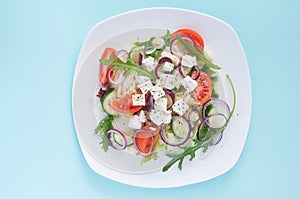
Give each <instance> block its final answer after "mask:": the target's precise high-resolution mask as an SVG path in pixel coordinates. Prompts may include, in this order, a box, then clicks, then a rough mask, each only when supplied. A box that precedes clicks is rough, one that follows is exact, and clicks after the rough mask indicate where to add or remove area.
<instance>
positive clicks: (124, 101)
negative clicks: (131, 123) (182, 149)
mask: <svg viewBox="0 0 300 199" xmlns="http://www.w3.org/2000/svg"><path fill="white" fill-rule="evenodd" d="M136 93H137V94H141V93H142V91H140V90H137V91H136ZM133 94H134V93H133V92H132V93H129V94H127V95H125V96H123V97H121V98H120V99H117V100H115V101H113V102H111V103H109V104H108V105H109V106H110V107H111V108H112V109H113V110H114V111H116V112H118V113H122V114H133V113H136V112H138V111H140V110H141V109H142V108H143V106H133V103H132V95H133Z"/></svg>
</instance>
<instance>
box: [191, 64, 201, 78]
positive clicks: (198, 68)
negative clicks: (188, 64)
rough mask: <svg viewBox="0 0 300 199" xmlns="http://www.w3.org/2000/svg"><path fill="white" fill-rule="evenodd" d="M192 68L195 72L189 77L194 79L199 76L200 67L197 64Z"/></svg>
mask: <svg viewBox="0 0 300 199" xmlns="http://www.w3.org/2000/svg"><path fill="white" fill-rule="evenodd" d="M194 69H195V71H196V73H195V74H193V75H191V78H193V79H194V80H196V79H198V78H199V76H200V72H201V70H200V67H199V66H197V65H195V66H194Z"/></svg>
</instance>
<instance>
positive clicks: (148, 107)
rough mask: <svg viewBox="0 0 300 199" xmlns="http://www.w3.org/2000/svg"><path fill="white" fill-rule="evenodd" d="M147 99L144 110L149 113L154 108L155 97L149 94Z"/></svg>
mask: <svg viewBox="0 0 300 199" xmlns="http://www.w3.org/2000/svg"><path fill="white" fill-rule="evenodd" d="M145 98H146V99H145V101H146V105H145V106H144V107H143V109H142V110H144V111H147V112H149V111H150V110H151V109H152V107H153V97H152V95H151V94H150V92H148V93H147V94H146V96H145Z"/></svg>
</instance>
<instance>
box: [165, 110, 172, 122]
mask: <svg viewBox="0 0 300 199" xmlns="http://www.w3.org/2000/svg"><path fill="white" fill-rule="evenodd" d="M164 113H165V119H164V124H170V123H171V121H172V111H166V112H164Z"/></svg>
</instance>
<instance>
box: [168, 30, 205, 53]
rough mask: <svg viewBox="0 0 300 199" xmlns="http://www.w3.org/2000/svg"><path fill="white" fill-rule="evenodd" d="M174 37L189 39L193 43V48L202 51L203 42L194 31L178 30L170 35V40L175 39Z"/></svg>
mask: <svg viewBox="0 0 300 199" xmlns="http://www.w3.org/2000/svg"><path fill="white" fill-rule="evenodd" d="M176 35H180V36H187V37H190V38H191V39H192V40H193V41H194V43H195V47H196V48H197V49H201V50H203V49H204V41H203V39H202V37H201V35H200V34H199V33H197V32H196V31H194V30H191V29H178V30H176V31H175V32H174V33H173V34H172V38H175V37H176Z"/></svg>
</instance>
